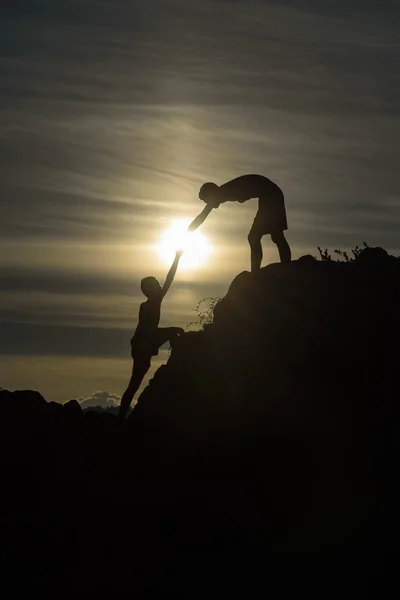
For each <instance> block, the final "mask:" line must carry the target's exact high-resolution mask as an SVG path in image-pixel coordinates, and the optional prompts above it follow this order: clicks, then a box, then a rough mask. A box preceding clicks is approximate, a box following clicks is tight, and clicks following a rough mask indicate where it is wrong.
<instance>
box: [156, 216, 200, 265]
mask: <svg viewBox="0 0 400 600" xmlns="http://www.w3.org/2000/svg"><path fill="white" fill-rule="evenodd" d="M189 224H190V220H185V219H179V220H177V221H173V223H172V224H171V226H170V227H168V229H166V230H165V232H164V233H163V235H162V237H161V240H160V242H159V243H158V244H157V245H156V247H155V250H156V252H157V254H158V256H159V257H160V258H161V260H162V261H163V262H164V263H165V264H166V265H170V264H171V263H172V261H173V260H174V257H175V252H176V251H177V250H179V249H182V250H183V251H184V252H183V256H182V258H181V261H180V264H179V268H183V269H194V268H196V267H199V266H201V265H202V264H204V263H205V262H206V260H207V257H208V255H209V253H210V244H209V243H208V240H207V238H206V237H205V236H204V235H203V234H202V233H200V231H198V230H197V231H193V232H192V233H188V232H187V228H188V226H189Z"/></svg>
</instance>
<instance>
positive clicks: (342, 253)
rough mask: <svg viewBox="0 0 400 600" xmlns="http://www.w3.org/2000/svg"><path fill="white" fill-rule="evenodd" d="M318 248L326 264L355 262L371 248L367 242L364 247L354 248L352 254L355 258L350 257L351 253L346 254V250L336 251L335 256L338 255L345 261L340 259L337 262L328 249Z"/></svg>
mask: <svg viewBox="0 0 400 600" xmlns="http://www.w3.org/2000/svg"><path fill="white" fill-rule="evenodd" d="M317 248H318V252H319V255H320V259H321V260H323V261H325V262H354V261H355V259H356V258H357V256H359V255H360V254H361V252H362V251H363V250H364V249H365V248H369V246H368V244H367V243H366V242H363V247H360V246H356V247H355V248H352V250H351V253H352V255H353V256H350V255H349V253H348V252H346V250H334V251H333V252H334V254H337V255H338V256H340V257H341V258H342V259H343V260H339V259H338V260H336V261H335V260H334V259H333V258H332V255H331V253H330V252H329V251H328V249H327V248H325V250H322V248H320V247H319V246H317Z"/></svg>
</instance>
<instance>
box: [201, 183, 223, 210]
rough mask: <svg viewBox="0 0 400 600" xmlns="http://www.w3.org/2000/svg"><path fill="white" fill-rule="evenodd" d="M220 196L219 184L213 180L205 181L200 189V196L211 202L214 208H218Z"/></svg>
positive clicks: (208, 202) (206, 201)
mask: <svg viewBox="0 0 400 600" xmlns="http://www.w3.org/2000/svg"><path fill="white" fill-rule="evenodd" d="M218 197H219V186H218V185H217V184H216V183H212V181H208V182H207V183H204V184H203V185H202V186H201V188H200V191H199V198H200V200H203V202H205V203H206V204H209V205H210V206H212V207H213V208H218V206H219V205H220V201H219V199H218Z"/></svg>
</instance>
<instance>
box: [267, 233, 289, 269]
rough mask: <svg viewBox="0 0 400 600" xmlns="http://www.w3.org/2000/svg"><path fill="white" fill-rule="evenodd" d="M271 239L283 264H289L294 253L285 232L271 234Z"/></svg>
mask: <svg viewBox="0 0 400 600" xmlns="http://www.w3.org/2000/svg"><path fill="white" fill-rule="evenodd" d="M271 239H272V241H273V242H274V244H276V245H277V247H278V252H279V257H280V259H281V262H282V263H288V262H290V261H291V260H292V251H291V250H290V246H289V244H288V241H287V239H286V238H285V234H284V233H283V231H279V232H276V233H271Z"/></svg>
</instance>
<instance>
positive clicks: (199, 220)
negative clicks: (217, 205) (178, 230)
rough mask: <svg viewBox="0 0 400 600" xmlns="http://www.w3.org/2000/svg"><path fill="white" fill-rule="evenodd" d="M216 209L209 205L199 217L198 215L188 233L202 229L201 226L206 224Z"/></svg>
mask: <svg viewBox="0 0 400 600" xmlns="http://www.w3.org/2000/svg"><path fill="white" fill-rule="evenodd" d="M213 208H214V207H213V206H211V205H210V204H207V205H206V206H205V207H204V208H203V210H202V211H201V213H200V214H199V215H197V217H196V218H195V219H194V220H193V221H192V222H191V223H190V225H189V227H188V231H195V230H196V229H197V228H198V227H200V225H202V224H203V223H204V221H205V220H206V218H207V217H208V215H209V214H210V212H211V211H212V209H213Z"/></svg>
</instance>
